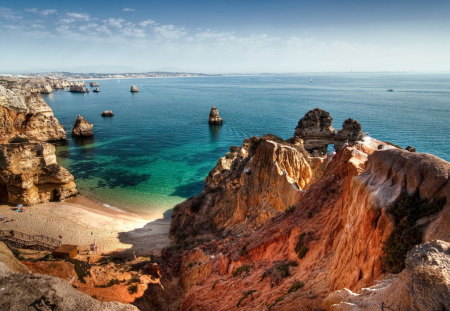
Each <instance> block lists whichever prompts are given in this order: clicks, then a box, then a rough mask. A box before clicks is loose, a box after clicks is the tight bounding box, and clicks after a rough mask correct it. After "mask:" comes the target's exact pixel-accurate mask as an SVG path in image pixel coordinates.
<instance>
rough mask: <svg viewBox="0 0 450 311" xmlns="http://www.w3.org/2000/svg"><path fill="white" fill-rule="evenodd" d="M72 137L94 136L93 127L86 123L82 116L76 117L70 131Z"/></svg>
mask: <svg viewBox="0 0 450 311" xmlns="http://www.w3.org/2000/svg"><path fill="white" fill-rule="evenodd" d="M72 136H74V137H91V136H94V125H93V124H92V123H90V122H88V121H87V120H86V119H85V118H84V117H83V116H78V117H77V120H76V121H75V124H74V126H73V129H72Z"/></svg>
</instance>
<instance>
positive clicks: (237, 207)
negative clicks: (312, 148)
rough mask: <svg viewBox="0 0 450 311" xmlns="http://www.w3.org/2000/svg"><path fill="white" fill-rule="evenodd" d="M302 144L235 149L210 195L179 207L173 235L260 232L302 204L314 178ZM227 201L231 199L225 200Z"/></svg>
mask: <svg viewBox="0 0 450 311" xmlns="http://www.w3.org/2000/svg"><path fill="white" fill-rule="evenodd" d="M305 154H306V152H305V151H304V150H303V147H302V145H293V144H290V143H289V142H286V141H283V140H282V139H280V138H278V137H275V136H266V137H263V138H258V137H253V138H250V139H246V140H244V143H243V145H242V146H241V147H231V148H230V152H229V153H227V154H226V155H225V157H222V158H220V159H219V161H218V162H217V164H216V167H215V168H214V169H213V170H212V171H211V172H210V173H209V175H208V177H207V178H206V187H205V190H204V191H203V192H202V194H200V195H199V196H196V197H194V198H191V199H189V200H187V201H185V202H183V203H181V204H179V205H177V206H175V208H174V212H173V215H172V223H171V231H170V232H171V234H172V235H173V236H175V237H184V236H189V235H193V234H200V233H219V232H221V233H224V231H228V229H230V228H232V230H233V231H234V232H238V231H243V230H245V229H246V228H256V227H259V226H261V225H262V224H264V223H265V222H266V221H267V220H268V219H270V218H271V217H273V216H274V215H276V214H278V213H280V212H281V211H284V210H286V209H287V208H289V207H290V206H292V205H294V204H296V203H297V202H298V201H299V199H300V198H301V196H302V189H305V188H306V187H307V186H308V184H309V182H310V180H311V178H312V168H311V163H310V161H309V160H308V158H307V157H306V156H305ZM224 198H226V199H224Z"/></svg>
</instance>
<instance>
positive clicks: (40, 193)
mask: <svg viewBox="0 0 450 311" xmlns="http://www.w3.org/2000/svg"><path fill="white" fill-rule="evenodd" d="M75 194H77V190H76V186H75V182H74V178H73V176H72V174H70V173H69V171H68V170H66V169H65V168H63V167H61V166H59V165H58V164H57V162H56V155H55V147H54V146H53V145H51V144H47V143H32V142H24V143H10V144H0V201H1V202H7V203H11V204H25V205H33V204H38V203H43V202H48V201H62V200H64V199H66V198H68V197H70V196H73V195H75Z"/></svg>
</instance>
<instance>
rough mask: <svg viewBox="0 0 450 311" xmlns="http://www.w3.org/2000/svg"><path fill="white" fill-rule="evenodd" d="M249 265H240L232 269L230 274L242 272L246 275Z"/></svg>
mask: <svg viewBox="0 0 450 311" xmlns="http://www.w3.org/2000/svg"><path fill="white" fill-rule="evenodd" d="M251 267H252V266H250V265H243V266H240V267H238V268H236V269H234V271H233V273H232V276H233V277H236V276H241V275H242V274H244V276H246V275H248V274H250V269H251Z"/></svg>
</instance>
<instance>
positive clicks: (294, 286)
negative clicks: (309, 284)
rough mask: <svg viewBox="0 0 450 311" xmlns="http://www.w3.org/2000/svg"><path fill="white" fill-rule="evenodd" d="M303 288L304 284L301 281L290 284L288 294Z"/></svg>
mask: <svg viewBox="0 0 450 311" xmlns="http://www.w3.org/2000/svg"><path fill="white" fill-rule="evenodd" d="M303 286H305V283H303V282H302V281H295V282H294V283H292V285H291V287H289V290H288V294H289V293H293V292H296V291H298V290H299V289H301V288H303Z"/></svg>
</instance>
